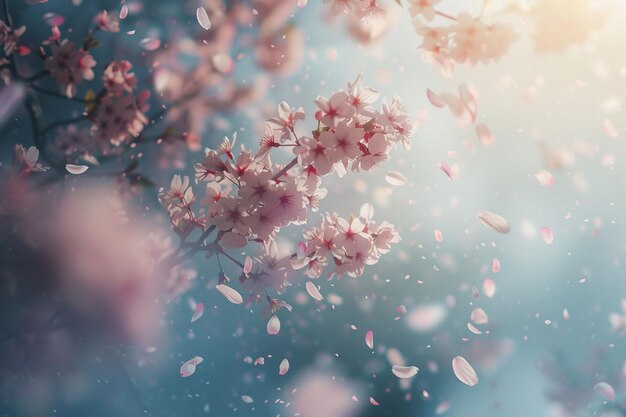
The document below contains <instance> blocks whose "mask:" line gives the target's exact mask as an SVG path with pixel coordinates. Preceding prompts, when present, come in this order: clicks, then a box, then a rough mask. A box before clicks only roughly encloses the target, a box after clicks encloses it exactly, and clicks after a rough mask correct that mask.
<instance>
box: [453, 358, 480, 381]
mask: <svg viewBox="0 0 626 417" xmlns="http://www.w3.org/2000/svg"><path fill="white" fill-rule="evenodd" d="M452 370H453V371H454V375H456V377H457V378H458V379H459V381H461V382H462V383H464V384H465V385H469V386H470V387H473V386H474V385H476V384H478V375H476V371H474V368H472V365H470V364H469V362H468V361H466V360H465V358H463V357H461V356H456V357H455V358H454V359H452Z"/></svg>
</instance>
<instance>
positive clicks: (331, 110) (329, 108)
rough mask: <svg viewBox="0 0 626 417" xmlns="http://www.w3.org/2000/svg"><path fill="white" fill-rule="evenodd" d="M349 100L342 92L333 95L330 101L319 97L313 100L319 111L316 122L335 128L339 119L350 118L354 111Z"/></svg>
mask: <svg viewBox="0 0 626 417" xmlns="http://www.w3.org/2000/svg"><path fill="white" fill-rule="evenodd" d="M349 99H350V98H349V96H348V94H347V93H345V92H343V91H340V92H337V93H335V94H333V95H332V96H330V99H327V98H326V97H322V96H319V97H318V98H317V99H315V104H316V105H317V107H319V109H320V111H321V114H320V116H319V117H318V120H319V121H321V122H322V123H323V124H324V125H325V126H328V127H335V125H336V123H337V122H338V121H339V119H343V118H346V117H350V116H352V114H353V113H354V109H353V108H352V106H351V105H350V102H349Z"/></svg>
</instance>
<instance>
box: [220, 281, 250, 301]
mask: <svg viewBox="0 0 626 417" xmlns="http://www.w3.org/2000/svg"><path fill="white" fill-rule="evenodd" d="M215 289H216V290H218V291H219V292H221V293H222V295H223V296H224V297H226V299H227V300H228V301H230V302H231V303H233V304H241V303H243V297H242V296H241V294H239V293H238V292H237V290H234V289H232V288H230V287H229V286H228V285H225V284H218V285H216V286H215Z"/></svg>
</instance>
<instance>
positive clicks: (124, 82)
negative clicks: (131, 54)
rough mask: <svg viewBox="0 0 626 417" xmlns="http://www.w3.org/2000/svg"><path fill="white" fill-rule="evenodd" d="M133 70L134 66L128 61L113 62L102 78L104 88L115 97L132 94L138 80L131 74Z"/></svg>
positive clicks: (107, 67)
mask: <svg viewBox="0 0 626 417" xmlns="http://www.w3.org/2000/svg"><path fill="white" fill-rule="evenodd" d="M132 68H133V66H132V64H131V63H130V62H128V61H113V62H111V63H110V64H109V65H107V66H106V68H105V69H104V74H103V76H102V80H103V81H104V87H105V88H106V89H107V90H108V91H109V92H110V93H111V94H113V95H114V96H121V95H122V94H123V93H129V94H130V93H132V92H133V91H134V90H135V87H136V86H137V78H135V74H133V73H132V72H130V70H131V69H132Z"/></svg>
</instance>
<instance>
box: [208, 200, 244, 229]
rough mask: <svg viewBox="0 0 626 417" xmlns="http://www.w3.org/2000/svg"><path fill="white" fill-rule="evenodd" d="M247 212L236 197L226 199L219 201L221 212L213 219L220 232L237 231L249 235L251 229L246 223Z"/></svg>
mask: <svg viewBox="0 0 626 417" xmlns="http://www.w3.org/2000/svg"><path fill="white" fill-rule="evenodd" d="M245 217H246V212H245V210H244V208H243V206H242V205H241V201H240V200H239V199H237V198H234V197H225V198H222V199H220V201H219V210H218V212H217V214H216V215H215V217H213V220H212V222H213V224H214V225H216V226H217V227H218V228H219V229H220V230H223V231H229V230H231V229H235V230H237V231H238V232H240V233H241V234H247V233H248V232H249V231H250V228H249V227H248V225H247V224H246V222H245Z"/></svg>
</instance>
